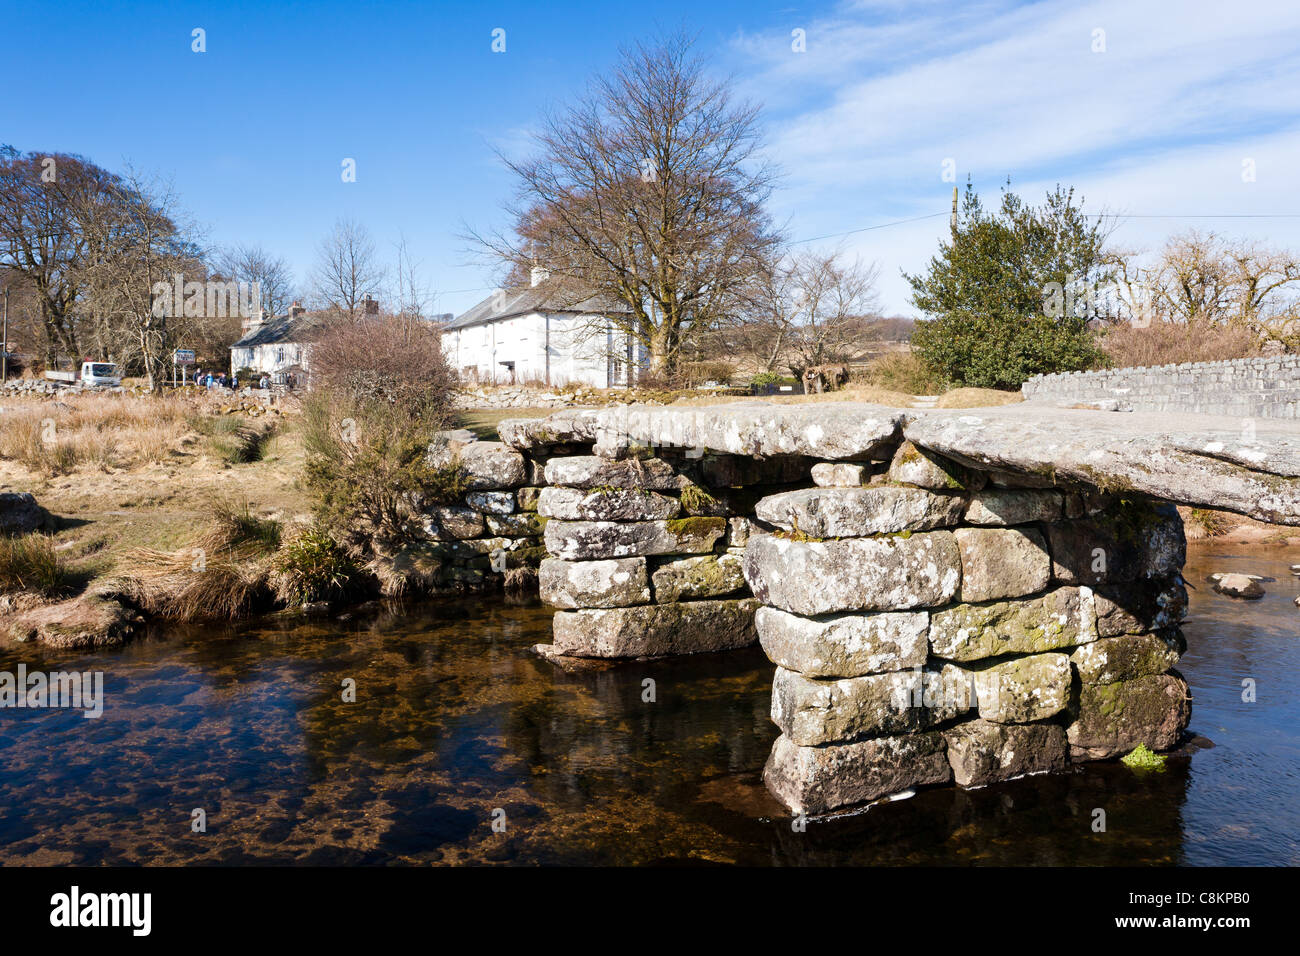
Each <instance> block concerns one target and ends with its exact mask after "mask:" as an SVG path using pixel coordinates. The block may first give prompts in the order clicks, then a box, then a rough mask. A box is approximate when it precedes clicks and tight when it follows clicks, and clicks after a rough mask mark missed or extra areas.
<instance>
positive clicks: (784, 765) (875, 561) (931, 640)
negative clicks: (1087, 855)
mask: <svg viewBox="0 0 1300 956" xmlns="http://www.w3.org/2000/svg"><path fill="white" fill-rule="evenodd" d="M998 480H999V481H1000V482H1001V483H1002V484H1006V483H1008V482H1012V483H1013V482H1014V479H1011V478H1009V477H1006V476H1003V477H1001V478H999V479H998ZM988 481H989V479H988V477H987V476H986V475H984V474H983V473H980V472H974V471H970V470H967V469H962V468H959V467H957V466H955V465H953V464H952V463H946V462H945V463H943V464H939V463H937V462H936V460H934V459H932V458H929V457H926V456H924V455H922V454H921V453H920V452H919V451H918V450H917V449H916V448H915V447H913V446H911V445H909V444H904V445H903V446H902V447H901V448H900V450H899V451H898V453H897V454H896V456H895V458H894V461H893V463H892V465H891V467H890V469H889V470H888V472H886V474H885V475H884V476H883V478H882V479H878V480H877V483H875V484H871V485H868V486H865V487H853V488H815V489H810V490H804V491H796V492H791V493H785V494H779V495H774V496H771V497H768V498H764V499H763V500H761V501H760V502H758V505H757V507H756V512H757V515H758V517H759V518H760V519H763V520H765V521H766V522H768V523H769V524H771V525H773V526H774V527H775V528H776V529H777V530H775V531H773V532H771V533H764V534H759V535H756V536H755V537H754V538H753V539H752V540H751V542H750V545H749V548H748V549H747V551H746V555H745V573H746V577H747V579H748V580H749V583H750V586H751V588H752V589H753V592H754V594H755V596H756V597H757V598H758V599H759V600H761V601H762V602H763V606H762V607H761V608H759V610H758V613H757V616H756V622H757V629H758V633H759V639H760V641H761V643H762V646H763V650H764V651H765V652H766V653H767V656H768V657H769V658H770V659H771V661H772V662H773V663H774V664H775V665H776V668H777V670H776V676H775V679H774V681H773V686H772V721H773V723H775V724H776V726H777V727H778V729H779V730H780V732H781V736H780V737H778V739H777V741H776V743H775V744H774V746H773V749H772V755H771V758H770V759H769V761H768V765H767V768H766V771H765V779H766V781H767V784H768V787H769V789H770V790H771V791H772V792H773V793H774V794H775V795H776V796H777V797H778V798H779V799H780V800H781V801H782V802H783V803H785V805H786V806H788V807H789V808H790V809H791V810H792V811H794V812H801V813H810V814H817V813H825V812H828V811H833V810H837V809H840V808H843V807H848V806H853V805H857V804H863V803H867V802H870V801H873V800H876V799H879V798H881V797H885V796H889V795H892V794H897V793H899V792H900V791H907V790H911V789H913V788H916V787H919V786H925V785H932V784H942V783H947V782H949V781H952V782H955V783H956V784H958V785H959V786H964V787H971V786H983V785H985V784H989V783H994V782H997V781H1001V780H1007V779H1011V778H1014V777H1019V776H1024V775H1026V774H1033V773H1046V772H1050V771H1059V770H1063V769H1064V768H1065V767H1066V765H1067V764H1068V763H1070V762H1072V761H1080V760H1096V759H1104V758H1108V757H1114V756H1117V755H1121V754H1124V753H1127V752H1128V751H1130V750H1132V749H1133V748H1134V747H1136V746H1137V745H1138V744H1146V745H1147V746H1149V747H1151V748H1152V749H1155V750H1163V749H1167V748H1169V747H1172V746H1173V745H1174V744H1175V743H1176V742H1177V740H1178V738H1179V735H1180V734H1181V732H1182V731H1183V729H1184V727H1185V726H1186V724H1187V721H1188V718H1189V716H1190V703H1189V695H1188V692H1187V685H1186V683H1185V682H1184V681H1183V679H1182V678H1181V677H1179V676H1178V674H1177V673H1176V672H1174V671H1172V670H1171V668H1172V667H1173V665H1174V664H1175V663H1176V662H1177V660H1178V656H1179V654H1180V652H1181V650H1182V648H1183V640H1182V636H1181V633H1180V631H1179V627H1178V625H1179V622H1180V621H1181V620H1182V617H1183V611H1184V609H1185V608H1186V603H1187V602H1186V591H1185V589H1184V586H1183V582H1182V578H1181V574H1180V572H1181V568H1182V565H1183V560H1184V557H1185V542H1184V538H1183V532H1182V523H1181V521H1180V519H1179V517H1178V513H1177V511H1176V510H1175V509H1173V508H1172V507H1170V506H1167V505H1166V506H1156V505H1153V504H1151V503H1148V502H1138V501H1130V500H1127V499H1123V498H1118V497H1114V496H1108V495H1100V494H1090V493H1086V492H1080V491H1064V490H1061V489H1057V488H1023V487H1004V486H998V485H993V484H989V483H988Z"/></svg>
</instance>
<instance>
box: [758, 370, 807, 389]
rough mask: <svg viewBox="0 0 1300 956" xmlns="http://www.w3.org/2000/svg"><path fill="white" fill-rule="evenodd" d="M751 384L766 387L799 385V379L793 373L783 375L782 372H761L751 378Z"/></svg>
mask: <svg viewBox="0 0 1300 956" xmlns="http://www.w3.org/2000/svg"><path fill="white" fill-rule="evenodd" d="M749 384H750V385H752V386H755V387H757V388H764V387H766V386H768V385H798V384H799V380H798V379H797V378H795V377H794V376H793V375H782V374H781V373H780V372H759V373H758V374H757V375H755V376H754V377H753V378H751V379H750V380H749Z"/></svg>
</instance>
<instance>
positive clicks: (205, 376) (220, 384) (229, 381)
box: [194, 368, 271, 392]
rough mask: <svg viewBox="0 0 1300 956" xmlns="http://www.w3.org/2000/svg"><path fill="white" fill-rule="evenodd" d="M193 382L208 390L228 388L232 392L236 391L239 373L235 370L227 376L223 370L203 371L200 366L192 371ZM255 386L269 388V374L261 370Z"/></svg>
mask: <svg viewBox="0 0 1300 956" xmlns="http://www.w3.org/2000/svg"><path fill="white" fill-rule="evenodd" d="M194 384H195V385H198V386H200V387H202V388H206V389H207V390H208V391H212V389H214V388H228V389H230V390H231V391H232V392H233V391H238V390H239V373H238V372H235V373H233V374H231V375H230V376H229V377H227V375H226V373H225V372H212V371H207V372H205V371H204V370H203V369H201V368H200V369H196V370H195V371H194ZM256 387H257V388H262V389H266V388H270V387H271V376H269V375H267V374H266V373H265V372H263V373H262V377H261V378H259V379H258V380H257V383H256Z"/></svg>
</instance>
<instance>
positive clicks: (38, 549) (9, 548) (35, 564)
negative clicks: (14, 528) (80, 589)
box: [0, 534, 74, 597]
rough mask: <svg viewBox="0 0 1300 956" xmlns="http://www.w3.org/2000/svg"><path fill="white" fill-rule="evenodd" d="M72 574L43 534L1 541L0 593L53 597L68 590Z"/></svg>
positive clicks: (51, 541)
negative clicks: (22, 592)
mask: <svg viewBox="0 0 1300 956" xmlns="http://www.w3.org/2000/svg"><path fill="white" fill-rule="evenodd" d="M73 577H74V575H73V573H72V571H71V569H70V568H69V567H68V565H67V563H66V562H65V561H64V560H63V557H62V556H61V555H60V554H59V552H58V551H57V550H55V547H54V539H53V538H51V537H49V536H47V535H43V534H29V535H25V536H23V537H19V538H7V537H0V591H31V592H34V593H36V594H41V595H44V596H45V597H55V596H58V595H60V594H63V593H65V592H66V591H68V590H70V589H71V587H72V583H73Z"/></svg>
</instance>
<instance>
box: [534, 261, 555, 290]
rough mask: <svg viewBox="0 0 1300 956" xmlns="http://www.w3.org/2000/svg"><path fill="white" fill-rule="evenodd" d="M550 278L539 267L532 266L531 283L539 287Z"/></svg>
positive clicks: (545, 271)
mask: <svg viewBox="0 0 1300 956" xmlns="http://www.w3.org/2000/svg"><path fill="white" fill-rule="evenodd" d="M550 277H551V274H550V273H549V272H548V271H547V270H545V269H543V268H542V267H541V266H533V274H532V283H533V285H535V286H536V285H540V284H541V283H543V282H545V281H546V280H547V279H549V278H550Z"/></svg>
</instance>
